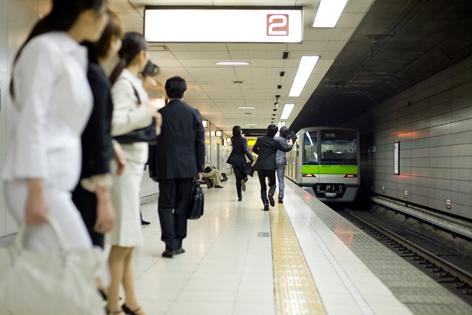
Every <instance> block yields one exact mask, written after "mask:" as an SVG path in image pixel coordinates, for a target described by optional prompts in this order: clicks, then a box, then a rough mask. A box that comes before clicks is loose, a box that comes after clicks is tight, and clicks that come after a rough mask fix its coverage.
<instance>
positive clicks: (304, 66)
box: [288, 56, 320, 97]
mask: <svg viewBox="0 0 472 315" xmlns="http://www.w3.org/2000/svg"><path fill="white" fill-rule="evenodd" d="M318 59H320V56H302V59H301V60H300V65H299V66H298V70H297V74H296V75H295V79H294V80H293V84H292V88H291V89H290V93H289V94H288V96H289V97H299V96H300V94H302V91H303V88H304V87H305V84H306V82H307V81H308V79H309V78H310V75H311V72H312V71H313V68H315V65H316V63H317V62H318Z"/></svg>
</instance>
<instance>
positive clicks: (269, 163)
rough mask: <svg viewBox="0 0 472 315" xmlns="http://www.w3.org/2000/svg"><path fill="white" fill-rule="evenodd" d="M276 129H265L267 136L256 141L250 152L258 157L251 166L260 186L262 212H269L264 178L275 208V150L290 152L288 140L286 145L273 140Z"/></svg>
mask: <svg viewBox="0 0 472 315" xmlns="http://www.w3.org/2000/svg"><path fill="white" fill-rule="evenodd" d="M278 129H279V128H278V127H277V126H276V125H274V124H272V125H270V126H269V127H268V128H267V134H266V135H265V136H264V137H260V138H258V139H257V141H256V144H254V147H253V149H252V151H253V152H254V153H256V154H257V155H258V157H257V160H256V162H255V163H253V164H252V166H253V167H254V170H256V171H257V174H258V176H259V182H260V184H261V199H262V202H263V203H264V210H265V211H267V210H269V203H268V201H267V185H266V181H265V178H266V177H268V178H269V200H270V205H271V206H272V207H274V206H275V200H274V194H275V189H276V188H277V185H276V184H275V170H276V169H277V164H276V162H275V157H276V154H277V150H280V151H284V152H288V151H290V150H292V144H293V142H292V140H291V139H290V140H288V141H287V144H284V143H282V142H279V141H278V140H276V139H274V136H275V134H276V133H277V131H278Z"/></svg>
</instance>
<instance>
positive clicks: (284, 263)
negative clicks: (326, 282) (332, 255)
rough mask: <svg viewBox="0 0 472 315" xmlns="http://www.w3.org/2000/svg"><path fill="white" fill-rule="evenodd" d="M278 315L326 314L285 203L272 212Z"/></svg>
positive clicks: (272, 209) (271, 210)
mask: <svg viewBox="0 0 472 315" xmlns="http://www.w3.org/2000/svg"><path fill="white" fill-rule="evenodd" d="M270 223H271V224H270V225H271V230H272V257H273V261H274V287H275V302H276V310H277V315H305V314H310V315H315V314H320V315H326V312H325V309H324V306H323V303H322V301H321V298H320V295H319V294H318V290H317V289H316V286H315V283H314V281H313V277H312V275H311V273H310V269H309V268H308V265H307V263H306V260H305V256H304V255H303V253H302V250H301V248H300V245H299V244H298V240H297V238H296V236H295V233H294V231H293V229H292V226H291V224H290V220H289V219H288V216H287V214H286V212H285V209H284V207H283V205H282V204H279V205H278V207H274V208H272V207H271V209H270Z"/></svg>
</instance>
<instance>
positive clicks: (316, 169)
mask: <svg viewBox="0 0 472 315" xmlns="http://www.w3.org/2000/svg"><path fill="white" fill-rule="evenodd" d="M357 172H358V168H357V165H303V174H340V175H347V174H349V175H357Z"/></svg>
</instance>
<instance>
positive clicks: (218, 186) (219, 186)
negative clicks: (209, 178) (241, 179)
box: [215, 185, 223, 188]
mask: <svg viewBox="0 0 472 315" xmlns="http://www.w3.org/2000/svg"><path fill="white" fill-rule="evenodd" d="M215 188H223V186H221V185H217V186H215Z"/></svg>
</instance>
